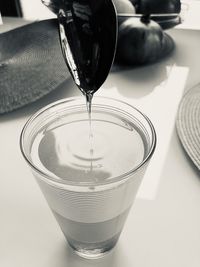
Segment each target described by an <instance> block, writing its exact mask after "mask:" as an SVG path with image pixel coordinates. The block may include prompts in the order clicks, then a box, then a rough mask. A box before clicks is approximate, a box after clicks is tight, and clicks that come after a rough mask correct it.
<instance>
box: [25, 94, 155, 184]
mask: <svg viewBox="0 0 200 267" xmlns="http://www.w3.org/2000/svg"><path fill="white" fill-rule="evenodd" d="M80 99H81V97H80V96H77V97H76V96H75V97H67V98H64V99H61V100H58V101H55V102H53V103H50V104H48V105H46V106H45V107H43V108H41V109H39V110H38V111H37V112H35V113H34V114H33V115H31V116H30V117H29V119H28V120H27V121H26V123H25V124H24V126H23V128H22V131H21V134H20V150H21V153H22V156H23V158H24V159H25V161H26V162H27V163H28V165H29V166H30V167H31V168H32V169H33V170H34V171H36V173H38V174H39V175H41V176H42V178H44V179H45V180H48V181H51V182H53V183H55V184H61V185H66V186H72V187H73V186H76V187H77V186H78V187H88V186H95V188H96V187H98V186H105V185H109V184H114V183H117V182H121V181H125V180H127V179H129V178H130V177H131V176H132V175H133V174H134V173H136V172H137V171H138V170H139V169H141V168H142V167H143V166H144V165H146V164H147V162H148V161H149V160H150V158H151V157H152V155H153V153H154V151H155V148H156V143H157V137H156V131H155V128H154V126H153V124H152V122H151V120H150V119H149V118H148V117H147V116H146V115H145V114H144V113H143V112H141V111H140V110H139V109H137V108H136V107H134V106H133V105H131V104H129V103H127V102H125V101H122V100H119V99H117V98H112V97H104V96H95V99H107V100H111V101H115V102H118V103H121V104H123V105H126V106H128V107H129V108H131V109H134V110H135V111H136V112H138V113H139V114H140V115H141V116H142V117H143V118H144V119H145V120H146V122H147V123H148V125H149V127H150V130H151V134H152V142H151V145H150V148H149V151H148V153H147V155H146V156H145V157H144V158H143V160H142V161H141V162H140V163H139V164H138V165H137V166H136V167H135V168H133V169H131V170H130V171H128V172H127V173H123V174H121V175H119V176H116V177H113V178H112V179H107V180H106V181H99V182H95V184H94V183H91V182H85V183H78V182H74V181H69V180H58V179H56V178H55V177H53V175H51V174H49V173H48V174H47V173H46V172H45V171H43V170H41V169H40V168H39V167H38V166H37V165H36V164H34V163H33V161H31V160H30V158H29V157H28V155H27V153H26V152H25V148H24V146H25V144H24V135H25V133H26V130H27V128H28V127H29V126H30V125H31V123H32V122H33V121H34V120H35V119H36V118H37V117H38V116H40V115H41V114H42V113H44V112H46V111H47V110H49V109H50V108H52V107H55V106H58V105H60V104H63V103H67V102H71V101H75V100H80ZM126 113H127V114H129V113H128V112H126Z"/></svg>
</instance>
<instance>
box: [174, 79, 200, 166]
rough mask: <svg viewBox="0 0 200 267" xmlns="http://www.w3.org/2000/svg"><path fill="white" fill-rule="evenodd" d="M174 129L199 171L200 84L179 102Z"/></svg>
mask: <svg viewBox="0 0 200 267" xmlns="http://www.w3.org/2000/svg"><path fill="white" fill-rule="evenodd" d="M176 128H177V133H178V136H179V138H180V140H181V143H182V145H183V147H184V149H185V151H186V152H187V154H188V155H189V157H190V158H191V160H192V161H193V163H194V164H195V165H196V167H197V168H198V169H199V170H200V84H198V85H196V86H195V87H193V88H192V89H190V90H189V91H188V92H187V93H186V94H185V96H184V97H183V99H182V100H181V103H180V105H179V110H178V114H177V120H176Z"/></svg>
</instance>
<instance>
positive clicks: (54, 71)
mask: <svg viewBox="0 0 200 267" xmlns="http://www.w3.org/2000/svg"><path fill="white" fill-rule="evenodd" d="M69 76H70V74H69V71H68V69H67V66H66V64H65V61H64V58H63V55H62V51H61V47H60V41H59V31H58V22H57V20H56V19H50V20H44V21H39V22H34V23H31V24H28V25H25V26H22V27H20V28H17V29H15V30H11V31H8V32H6V33H2V34H0V114H3V113H6V112H10V111H13V110H15V109H17V108H20V107H22V106H24V105H26V104H28V103H31V102H33V101H35V100H37V99H39V98H41V97H42V96H44V95H46V94H47V93H49V92H50V91H52V90H54V89H56V88H57V87H58V86H59V85H60V84H61V83H63V82H64V81H65V80H66V79H67V78H69Z"/></svg>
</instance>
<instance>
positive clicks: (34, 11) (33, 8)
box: [20, 0, 55, 20]
mask: <svg viewBox="0 0 200 267" xmlns="http://www.w3.org/2000/svg"><path fill="white" fill-rule="evenodd" d="M20 2H21V6H22V12H23V17H24V18H25V19H28V20H35V19H46V18H52V17H55V15H54V14H53V13H52V12H51V11H49V10H48V8H47V7H45V6H44V5H43V4H42V2H41V0H20Z"/></svg>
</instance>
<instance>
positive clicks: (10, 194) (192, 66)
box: [0, 26, 200, 267]
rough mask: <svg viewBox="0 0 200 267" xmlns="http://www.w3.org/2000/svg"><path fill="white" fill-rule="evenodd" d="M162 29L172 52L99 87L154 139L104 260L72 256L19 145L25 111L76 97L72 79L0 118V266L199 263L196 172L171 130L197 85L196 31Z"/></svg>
mask: <svg viewBox="0 0 200 267" xmlns="http://www.w3.org/2000/svg"><path fill="white" fill-rule="evenodd" d="M0 27H1V26H0ZM168 33H169V34H170V35H171V36H172V37H173V39H174V41H175V43H176V49H175V50H174V52H173V53H172V55H171V56H169V57H167V58H165V59H163V60H161V61H160V62H158V63H155V64H152V65H149V66H144V67H139V68H128V69H123V70H115V71H113V72H111V73H110V74H109V77H108V79H107V81H106V82H105V84H104V85H103V87H102V88H101V89H100V90H99V91H98V92H97V94H98V95H104V96H111V97H115V98H118V99H122V100H125V101H127V102H128V103H130V104H133V105H134V106H136V107H137V108H139V109H140V110H141V111H143V112H144V113H146V115H148V116H149V118H150V119H151V120H152V122H153V123H154V125H155V128H156V131H157V137H158V144H157V149H156V152H155V154H154V157H153V159H152V161H151V164H150V165H149V167H148V170H147V173H146V175H145V178H144V181H143V183H142V185H141V187H140V190H139V192H138V195H137V198H136V201H135V203H134V205H133V207H132V209H131V212H130V214H129V217H128V219H127V222H126V224H125V227H124V230H123V232H122V234H121V237H120V239H119V242H118V244H117V246H116V248H115V249H114V250H113V251H112V252H111V253H110V254H109V255H107V256H106V257H105V258H102V259H99V260H94V261H89V260H83V259H81V258H79V257H78V256H76V255H74V254H73V253H72V251H71V250H70V248H69V247H68V246H67V244H66V241H65V239H64V236H63V234H62V233H61V231H60V229H59V226H58V225H57V223H56V221H55V219H54V217H53V215H52V213H51V211H50V209H49V208H48V205H47V203H46V202H45V200H44V197H43V195H42V193H41V191H40V189H39V187H38V185H37V184H36V182H35V180H34V178H33V177H32V174H31V172H30V170H29V169H28V166H27V165H26V163H25V161H24V159H23V158H22V156H21V154H20V149H19V136H20V132H21V129H22V127H23V125H24V123H25V122H26V120H27V119H28V117H29V116H30V115H31V114H33V113H34V112H35V111H36V110H38V109H39V108H41V107H43V106H45V105H46V104H48V103H51V102H53V101H55V100H58V99H61V98H63V97H69V96H74V95H81V93H80V92H79V90H78V89H77V88H76V87H75V86H74V84H73V82H72V80H71V79H70V80H68V81H67V82H66V83H65V84H63V85H62V86H61V87H60V88H58V89H57V90H56V91H54V92H52V93H50V94H49V95H48V96H46V97H44V98H42V99H41V100H39V101H37V102H35V103H33V104H31V105H28V106H27V107H24V108H22V109H19V110H17V111H15V112H13V113H9V114H7V115H3V116H0V266H2V267H36V266H37V267H55V266H56V267H66V266H67V267H68V266H69V267H86V266H87V267H88V266H94V267H122V266H123V267H161V266H162V267H199V266H200V177H199V173H198V172H197V170H196V169H195V167H194V166H193V164H192V163H191V162H190V160H189V159H188V157H187V156H186V153H185V152H184V150H183V148H182V146H181V144H180V142H179V139H178V136H177V134H176V130H175V118H176V112H177V109H178V104H179V102H180V100H181V97H182V96H183V94H184V92H185V91H186V90H188V89H189V88H190V87H191V86H193V85H195V84H197V83H198V82H200V68H199V62H200V52H199V51H200V45H199V44H200V31H199V30H198V29H196V30H192V29H191V28H190V29H189V28H188V27H186V28H184V27H181V28H179V27H177V28H174V29H171V30H169V31H168Z"/></svg>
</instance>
